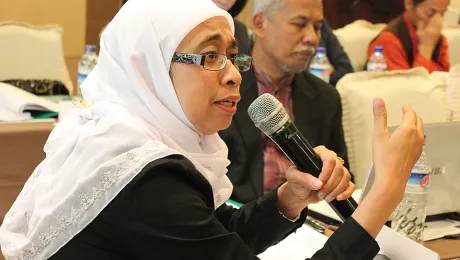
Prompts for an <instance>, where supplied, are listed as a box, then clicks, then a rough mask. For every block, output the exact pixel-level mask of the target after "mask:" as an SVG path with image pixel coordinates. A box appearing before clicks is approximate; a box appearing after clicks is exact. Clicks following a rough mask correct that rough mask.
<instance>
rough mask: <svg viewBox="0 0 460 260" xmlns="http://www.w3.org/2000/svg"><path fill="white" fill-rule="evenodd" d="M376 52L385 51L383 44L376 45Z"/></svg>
mask: <svg viewBox="0 0 460 260" xmlns="http://www.w3.org/2000/svg"><path fill="white" fill-rule="evenodd" d="M374 52H380V53H383V47H382V46H375V47H374Z"/></svg>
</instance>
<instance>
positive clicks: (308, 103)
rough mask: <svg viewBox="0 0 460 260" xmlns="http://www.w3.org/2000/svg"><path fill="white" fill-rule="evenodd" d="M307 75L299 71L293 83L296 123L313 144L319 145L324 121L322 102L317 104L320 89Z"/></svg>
mask: <svg viewBox="0 0 460 260" xmlns="http://www.w3.org/2000/svg"><path fill="white" fill-rule="evenodd" d="M306 76H307V75H305V74H304V73H297V74H296V75H295V78H294V82H293V84H292V102H293V104H292V106H293V110H294V111H293V114H294V117H295V118H294V121H295V122H294V123H295V125H296V127H297V129H299V131H300V133H302V135H303V136H304V137H305V138H306V139H307V141H308V142H309V143H310V144H311V145H312V146H317V145H318V141H319V140H318V138H319V133H320V126H321V121H322V120H321V117H320V111H318V107H320V106H321V104H316V103H317V101H316V99H315V97H316V96H317V95H318V91H317V90H316V86H315V85H314V84H312V82H310V81H309V80H308V79H307V78H306ZM308 76H309V75H308ZM308 76H307V77H308Z"/></svg>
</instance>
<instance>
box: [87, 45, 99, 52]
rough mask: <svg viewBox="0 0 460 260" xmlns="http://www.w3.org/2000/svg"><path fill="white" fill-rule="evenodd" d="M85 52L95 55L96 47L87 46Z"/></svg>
mask: <svg viewBox="0 0 460 260" xmlns="http://www.w3.org/2000/svg"><path fill="white" fill-rule="evenodd" d="M85 52H86V53H95V52H96V45H91V44H87V45H86V46H85Z"/></svg>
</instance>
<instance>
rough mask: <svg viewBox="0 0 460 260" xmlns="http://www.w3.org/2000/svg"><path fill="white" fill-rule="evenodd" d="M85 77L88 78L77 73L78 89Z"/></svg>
mask: <svg viewBox="0 0 460 260" xmlns="http://www.w3.org/2000/svg"><path fill="white" fill-rule="evenodd" d="M86 77H88V75H86V74H82V73H78V78H77V81H78V86H79V87H80V85H81V83H83V81H85V79H86Z"/></svg>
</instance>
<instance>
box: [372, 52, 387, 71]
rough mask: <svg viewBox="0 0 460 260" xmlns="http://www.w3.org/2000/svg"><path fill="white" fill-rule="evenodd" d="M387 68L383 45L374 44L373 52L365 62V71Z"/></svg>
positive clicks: (384, 69)
mask: <svg viewBox="0 0 460 260" xmlns="http://www.w3.org/2000/svg"><path fill="white" fill-rule="evenodd" d="M386 70H387V62H386V60H385V57H384V56H383V47H381V46H375V48H374V54H372V56H371V57H370V58H369V61H368V62H367V71H369V72H384V71H386Z"/></svg>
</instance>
